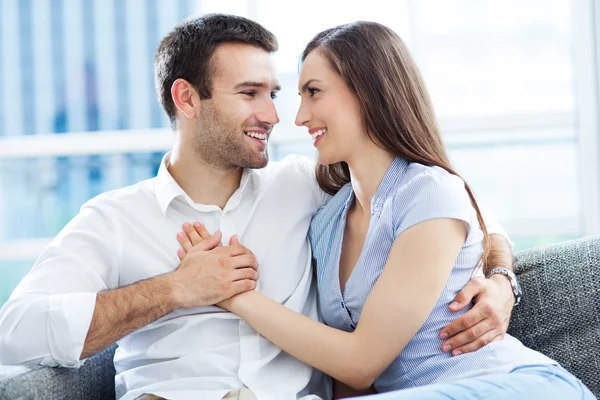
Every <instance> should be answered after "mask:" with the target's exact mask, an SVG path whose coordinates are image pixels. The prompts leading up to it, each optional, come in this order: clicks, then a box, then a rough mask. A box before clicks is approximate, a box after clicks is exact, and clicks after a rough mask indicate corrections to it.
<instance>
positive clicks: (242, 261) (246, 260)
mask: <svg viewBox="0 0 600 400" xmlns="http://www.w3.org/2000/svg"><path fill="white" fill-rule="evenodd" d="M231 261H232V266H233V268H236V269H239V268H252V269H253V270H258V261H257V260H256V257H254V254H252V253H249V254H248V253H245V254H242V255H239V256H235V257H232V258H231Z"/></svg>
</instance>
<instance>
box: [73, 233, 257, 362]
mask: <svg viewBox="0 0 600 400" xmlns="http://www.w3.org/2000/svg"><path fill="white" fill-rule="evenodd" d="M188 229H189V228H186V230H188ZM220 241H221V232H217V233H216V234H215V235H213V236H209V237H208V238H207V239H206V240H204V241H203V242H202V243H201V244H200V245H199V246H197V247H195V248H194V249H189V252H188V253H187V255H186V256H185V257H181V258H182V261H181V264H180V265H179V267H178V269H177V270H176V271H174V272H171V273H168V274H164V275H159V276H156V277H154V278H151V279H147V280H144V281H141V282H137V283H135V284H133V285H129V286H126V287H122V288H119V289H115V290H110V291H106V292H101V293H98V295H97V298H96V307H95V308H94V315H93V317H92V322H91V324H90V329H89V331H88V334H87V337H86V339H85V344H84V346H83V351H82V352H81V357H80V359H85V358H87V357H90V356H92V355H94V354H96V353H98V352H99V351H102V350H104V349H105V348H107V347H108V346H110V345H111V344H113V343H114V342H116V341H117V340H119V339H121V338H122V337H124V336H126V335H128V334H130V333H131V332H133V331H135V330H137V329H139V328H141V327H144V326H146V325H148V324H149V323H150V322H152V321H154V320H156V319H158V318H160V317H162V316H163V315H165V314H167V313H169V312H171V311H173V310H175V309H177V308H190V307H201V306H207V305H213V304H216V303H218V302H220V301H222V300H225V299H228V298H229V297H231V296H234V295H236V294H238V293H242V292H245V291H248V290H252V289H254V288H255V287H256V279H258V273H257V271H256V269H257V267H258V264H257V262H256V258H255V257H254V255H253V254H252V253H251V252H250V251H249V250H247V249H246V248H245V247H242V246H241V245H233V246H228V247H217V246H218V244H219V243H220Z"/></svg>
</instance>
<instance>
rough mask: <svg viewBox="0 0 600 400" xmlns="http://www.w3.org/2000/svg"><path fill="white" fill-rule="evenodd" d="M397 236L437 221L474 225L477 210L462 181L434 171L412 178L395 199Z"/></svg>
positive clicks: (428, 169)
mask: <svg viewBox="0 0 600 400" xmlns="http://www.w3.org/2000/svg"><path fill="white" fill-rule="evenodd" d="M393 207H394V217H395V218H394V221H393V222H394V223H393V229H394V236H395V237H396V238H397V237H398V235H400V234H401V233H402V232H404V231H405V230H407V229H408V228H410V227H412V226H414V225H417V224H419V223H421V222H425V221H428V220H432V219H437V218H452V219H458V220H460V221H465V222H466V223H467V224H469V227H470V226H471V222H472V218H473V216H474V209H473V206H472V205H471V201H470V199H469V195H468V193H467V190H466V189H465V185H464V182H463V180H462V179H461V178H459V177H457V176H454V175H451V174H449V173H447V172H445V171H439V170H437V169H433V168H427V170H425V171H423V172H421V173H419V174H418V175H415V176H413V177H412V178H411V179H410V180H409V181H408V182H406V183H405V184H403V185H402V186H401V187H400V188H399V190H398V191H397V193H396V194H395V196H394V198H393Z"/></svg>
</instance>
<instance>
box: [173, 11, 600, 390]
mask: <svg viewBox="0 0 600 400" xmlns="http://www.w3.org/2000/svg"><path fill="white" fill-rule="evenodd" d="M301 59H302V70H301V75H300V82H299V88H300V94H301V96H302V104H301V106H300V109H299V111H298V115H297V118H296V124H297V125H300V126H305V127H307V128H308V130H309V133H310V134H311V135H312V138H313V140H314V145H315V146H316V148H317V151H318V163H319V165H318V168H317V179H318V180H319V184H320V185H321V187H322V188H323V189H324V190H325V191H327V192H329V193H331V194H332V195H334V196H333V198H332V199H331V200H330V201H329V202H328V203H327V204H326V205H325V206H323V207H322V208H321V209H320V210H319V212H318V213H317V215H316V216H315V217H314V219H313V222H312V225H311V231H310V239H311V245H312V249H313V258H314V261H315V264H316V268H317V278H318V288H319V296H320V297H319V303H320V307H321V312H322V315H323V318H324V321H325V323H326V324H327V325H324V324H321V323H319V322H316V321H313V320H311V319H309V318H307V317H304V316H302V315H299V314H296V313H294V312H292V311H290V310H288V309H287V308H285V307H284V306H282V305H280V304H278V303H276V302H275V301H272V300H271V299H269V298H267V297H265V296H263V295H262V294H261V293H259V292H257V291H251V292H246V293H243V294H240V295H238V296H235V297H233V298H231V299H230V300H227V301H225V302H223V303H221V304H220V306H222V307H223V308H226V309H228V310H230V311H232V312H233V313H235V314H237V315H239V316H240V317H242V318H244V319H245V320H246V321H247V322H248V323H249V324H250V325H252V326H253V327H254V328H255V329H256V330H257V331H258V332H259V333H261V334H262V335H263V336H265V337H266V338H268V339H269V340H271V341H272V342H273V343H275V344H276V345H277V346H279V347H281V348H282V349H283V350H285V351H286V352H288V353H290V354H291V355H293V356H294V357H296V358H298V359H300V360H301V361H303V362H305V363H307V364H310V365H312V366H314V367H315V368H318V369H319V370H321V371H324V372H325V373H327V374H329V375H331V376H332V377H333V378H334V379H335V380H337V381H339V382H341V384H340V383H338V384H336V386H337V389H338V390H337V395H338V396H341V395H343V393H342V388H343V387H344V385H347V386H350V387H352V388H354V389H357V390H365V389H367V388H370V387H372V386H374V388H375V390H376V391H377V392H379V393H382V392H393V393H388V394H379V395H376V396H377V398H378V399H392V398H393V399H404V398H410V399H429V400H430V399H448V398H461V399H467V398H481V397H482V396H483V395H484V394H485V396H486V398H493V399H504V398H506V399H509V398H510V399H514V398H519V399H521V398H535V399H538V398H544V399H591V398H595V397H594V396H593V395H592V394H591V392H590V391H589V390H588V389H587V388H586V387H585V386H584V385H583V384H582V383H581V382H580V381H579V380H578V379H577V378H575V377H574V376H572V375H571V374H570V373H568V372H567V371H566V370H564V369H563V368H561V367H560V366H559V365H558V364H557V363H556V362H555V361H553V360H551V359H549V358H548V357H546V356H544V355H542V354H540V353H537V352H535V351H533V350H530V349H528V348H526V347H524V346H523V345H522V344H521V343H520V342H519V341H518V340H517V339H515V338H513V337H510V336H509V335H506V336H505V338H504V340H500V341H494V342H492V343H490V344H488V345H486V346H485V347H483V348H482V349H480V350H478V351H476V352H471V353H466V354H462V355H458V356H456V357H452V356H451V355H450V354H448V353H445V352H443V351H442V349H441V343H442V340H441V339H440V338H439V335H438V332H439V331H440V329H441V328H442V327H444V326H445V325H447V324H448V323H450V322H451V321H452V320H454V319H456V318H458V317H459V316H460V315H461V314H460V313H451V312H449V311H448V304H449V303H450V302H451V301H452V299H453V298H454V296H455V295H456V293H458V291H459V290H460V289H461V288H462V287H463V286H464V285H465V284H466V283H467V282H468V281H469V279H470V278H471V277H472V276H473V274H481V269H482V267H483V268H485V264H486V258H487V254H488V252H489V243H488V234H487V232H486V229H485V224H484V222H483V219H482V217H481V214H480V212H479V208H478V206H477V202H476V201H475V198H474V197H473V194H472V192H471V190H470V188H469V186H468V185H467V184H466V183H465V182H464V181H463V180H462V179H461V178H460V177H459V176H458V174H457V173H456V172H455V171H454V170H453V169H452V167H451V166H450V162H449V161H448V157H447V155H446V151H445V149H444V146H443V143H442V139H441V137H440V134H439V131H438V128H437V125H436V121H435V116H434V112H433V107H432V105H431V101H430V99H429V95H428V93H427V91H426V89H425V86H424V84H423V82H422V79H421V77H420V75H419V73H418V71H417V68H416V66H415V64H414V62H413V61H412V59H411V57H410V55H409V53H408V51H407V49H406V47H405V46H404V44H403V43H402V41H401V39H400V38H399V37H398V36H397V35H396V34H395V33H394V32H393V31H392V30H390V29H389V28H386V27H385V26H382V25H380V24H377V23H373V22H356V23H352V24H348V25H342V26H338V27H336V28H333V29H329V30H326V31H324V32H322V33H320V34H318V35H317V36H316V37H315V38H314V39H313V40H312V41H311V42H310V43H309V44H308V45H307V47H306V49H305V50H304V52H303V54H302V58H301ZM182 240H184V239H182ZM185 240H189V239H187V238H186V239H185ZM188 245H189V244H188ZM282 267H283V266H282ZM464 311H466V310H464ZM343 384H344V385H343ZM409 388H410V389H409ZM400 389H409V390H400Z"/></svg>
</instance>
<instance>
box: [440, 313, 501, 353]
mask: <svg viewBox="0 0 600 400" xmlns="http://www.w3.org/2000/svg"><path fill="white" fill-rule="evenodd" d="M494 328H496V327H495V326H494V325H492V324H491V323H490V321H489V320H487V319H484V320H482V321H481V322H479V323H478V324H475V325H473V326H471V327H469V328H468V329H465V330H463V331H461V332H460V333H458V334H456V335H454V336H451V337H450V338H449V339H448V340H446V341H445V342H444V343H442V351H443V352H444V353H447V352H449V351H454V350H456V349H458V348H461V347H463V346H465V345H467V344H469V343H471V342H474V341H476V340H478V339H479V338H480V337H481V336H483V335H485V334H486V333H487V332H489V331H490V330H493V331H495V332H499V330H495V329H494Z"/></svg>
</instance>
